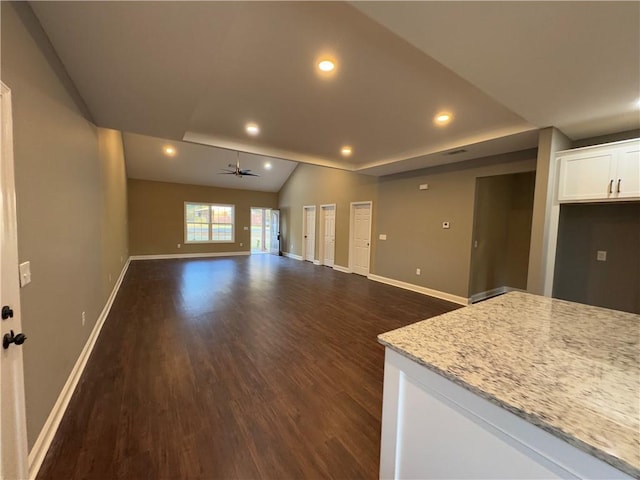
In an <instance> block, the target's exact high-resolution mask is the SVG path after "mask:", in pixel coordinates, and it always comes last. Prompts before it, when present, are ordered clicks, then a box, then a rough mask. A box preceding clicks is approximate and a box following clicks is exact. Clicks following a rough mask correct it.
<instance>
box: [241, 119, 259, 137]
mask: <svg viewBox="0 0 640 480" xmlns="http://www.w3.org/2000/svg"><path fill="white" fill-rule="evenodd" d="M244 129H245V130H246V131H247V133H248V134H249V135H251V136H253V137H255V136H256V135H258V134H259V133H260V127H259V126H258V124H257V123H254V122H249V123H247V124H246V125H245V127H244Z"/></svg>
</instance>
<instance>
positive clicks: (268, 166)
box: [264, 162, 271, 170]
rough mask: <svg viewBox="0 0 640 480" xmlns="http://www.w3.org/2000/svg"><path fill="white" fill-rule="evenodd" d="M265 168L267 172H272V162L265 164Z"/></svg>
mask: <svg viewBox="0 0 640 480" xmlns="http://www.w3.org/2000/svg"><path fill="white" fill-rule="evenodd" d="M264 168H265V169H267V170H271V162H265V164H264Z"/></svg>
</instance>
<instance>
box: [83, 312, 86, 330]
mask: <svg viewBox="0 0 640 480" xmlns="http://www.w3.org/2000/svg"><path fill="white" fill-rule="evenodd" d="M86 321H87V314H86V313H85V312H82V326H83V327H84V324H85V323H86Z"/></svg>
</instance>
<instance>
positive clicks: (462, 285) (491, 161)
mask: <svg viewBox="0 0 640 480" xmlns="http://www.w3.org/2000/svg"><path fill="white" fill-rule="evenodd" d="M535 158H536V152H535V150H525V151H520V152H513V153H508V154H504V155H497V156H493V157H486V158H480V159H476V160H471V161H468V162H461V163H454V164H449V165H442V166H438V167H433V168H429V169H425V170H420V171H415V172H407V173H403V174H397V175H390V176H386V177H381V178H380V185H379V193H378V197H379V202H378V205H379V207H378V229H377V231H376V232H375V236H376V237H377V235H378V234H386V235H387V240H385V241H378V248H377V256H376V270H375V273H376V274H377V275H381V276H383V277H387V278H392V279H395V280H400V281H402V282H406V283H410V284H413V285H418V286H421V287H426V288H429V289H432V290H437V291H440V292H445V293H449V294H453V295H457V296H460V297H465V298H468V297H469V296H470V295H469V283H470V282H469V280H470V271H471V248H472V241H473V238H472V237H473V215H474V205H475V188H476V179H477V178H478V177H486V176H492V175H504V174H510V173H519V172H527V171H533V170H535ZM425 183H426V184H428V186H429V188H428V189H427V190H420V189H419V188H418V187H419V185H420V184H425ZM443 222H449V226H450V228H449V229H444V228H442V223H443ZM417 268H419V269H420V275H417V274H416V269H417Z"/></svg>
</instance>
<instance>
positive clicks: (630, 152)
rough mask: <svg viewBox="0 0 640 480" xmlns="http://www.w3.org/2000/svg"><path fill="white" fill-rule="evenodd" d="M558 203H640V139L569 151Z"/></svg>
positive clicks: (562, 156) (563, 159) (563, 155)
mask: <svg viewBox="0 0 640 480" xmlns="http://www.w3.org/2000/svg"><path fill="white" fill-rule="evenodd" d="M556 157H557V158H558V163H559V164H560V175H559V181H558V202H560V203H569V202H601V201H621V200H640V139H634V140H626V141H623V142H616V143H609V144H604V145H596V146H593V147H583V148H577V149H573V150H565V151H562V152H558V153H557V154H556Z"/></svg>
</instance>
